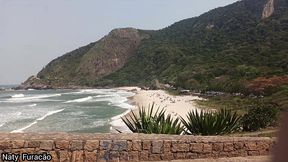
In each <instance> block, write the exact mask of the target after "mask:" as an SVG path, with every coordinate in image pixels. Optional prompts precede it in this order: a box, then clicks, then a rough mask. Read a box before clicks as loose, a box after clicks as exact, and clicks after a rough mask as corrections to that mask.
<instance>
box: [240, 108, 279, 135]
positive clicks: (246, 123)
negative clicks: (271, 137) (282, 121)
mask: <svg viewBox="0 0 288 162" xmlns="http://www.w3.org/2000/svg"><path fill="white" fill-rule="evenodd" d="M278 114H279V109H278V108H277V106H276V105H275V104H270V103H268V104H265V103H255V104H253V105H252V106H251V107H250V108H249V110H248V113H247V114H245V115H244V117H243V130H244V131H257V130H259V129H262V128H266V127H268V126H271V125H273V124H275V123H276V121H277V119H278Z"/></svg>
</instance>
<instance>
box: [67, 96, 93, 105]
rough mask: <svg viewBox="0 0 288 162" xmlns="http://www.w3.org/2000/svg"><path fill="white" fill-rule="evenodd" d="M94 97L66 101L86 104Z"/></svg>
mask: <svg viewBox="0 0 288 162" xmlns="http://www.w3.org/2000/svg"><path fill="white" fill-rule="evenodd" d="M92 98H93V97H92V96H88V97H84V98H78V99H75V100H69V101H66V102H65V103H75V102H79V103H80V102H85V101H88V100H91V99H92Z"/></svg>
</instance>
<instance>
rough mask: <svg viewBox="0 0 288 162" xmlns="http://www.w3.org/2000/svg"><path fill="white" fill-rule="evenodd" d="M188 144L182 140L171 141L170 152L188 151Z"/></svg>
mask: <svg viewBox="0 0 288 162" xmlns="http://www.w3.org/2000/svg"><path fill="white" fill-rule="evenodd" d="M188 151H189V144H187V143H184V142H179V143H174V142H173V143H172V152H188Z"/></svg>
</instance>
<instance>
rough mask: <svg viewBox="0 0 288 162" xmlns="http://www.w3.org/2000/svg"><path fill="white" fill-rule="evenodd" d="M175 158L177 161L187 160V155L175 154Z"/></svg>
mask: <svg viewBox="0 0 288 162" xmlns="http://www.w3.org/2000/svg"><path fill="white" fill-rule="evenodd" d="M174 156H175V159H179V160H180V159H185V158H186V153H183V152H177V153H175V154H174Z"/></svg>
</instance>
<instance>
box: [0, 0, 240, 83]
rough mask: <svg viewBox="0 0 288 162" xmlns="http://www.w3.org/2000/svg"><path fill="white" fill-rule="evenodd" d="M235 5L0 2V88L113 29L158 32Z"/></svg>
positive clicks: (171, 0) (162, 0)
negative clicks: (129, 28)
mask: <svg viewBox="0 0 288 162" xmlns="http://www.w3.org/2000/svg"><path fill="white" fill-rule="evenodd" d="M236 1H237V0H145V1H143V0H101V1H100V0H0V85H3V84H20V83H22V82H24V81H25V80H26V79H27V78H28V77H30V76H31V75H36V74H37V73H38V72H39V71H40V70H41V69H42V68H43V67H45V65H47V64H48V63H49V62H50V61H51V60H53V59H55V58H57V57H59V56H61V55H63V54H65V53H67V52H69V51H72V50H74V49H76V48H78V47H81V46H84V45H87V44H88V43H90V42H95V41H97V40H99V39H100V38H102V37H103V36H105V35H107V34H108V33H109V31H111V30H112V29H115V28H124V27H134V28H138V29H153V30H157V29H161V28H164V27H167V26H169V25H171V24H173V23H175V22H177V21H180V20H182V19H186V18H191V17H195V16H199V15H200V14H202V13H205V12H207V11H209V10H211V9H214V8H216V7H221V6H225V5H228V4H231V3H233V2H236Z"/></svg>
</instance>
